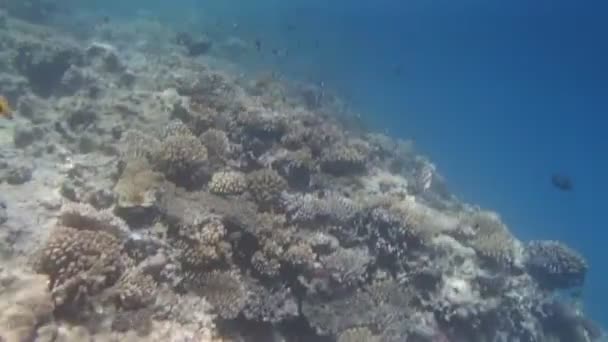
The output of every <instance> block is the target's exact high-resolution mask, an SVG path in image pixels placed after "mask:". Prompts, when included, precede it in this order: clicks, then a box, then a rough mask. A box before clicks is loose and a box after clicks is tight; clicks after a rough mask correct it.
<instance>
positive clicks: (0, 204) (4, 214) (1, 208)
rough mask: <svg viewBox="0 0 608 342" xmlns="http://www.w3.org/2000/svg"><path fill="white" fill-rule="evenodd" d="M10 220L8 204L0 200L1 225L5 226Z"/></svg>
mask: <svg viewBox="0 0 608 342" xmlns="http://www.w3.org/2000/svg"><path fill="white" fill-rule="evenodd" d="M7 220H8V213H7V210H6V202H5V201H4V200H3V199H0V224H4V223H5V222H6V221H7Z"/></svg>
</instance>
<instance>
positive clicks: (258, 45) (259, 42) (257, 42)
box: [255, 39, 262, 51]
mask: <svg viewBox="0 0 608 342" xmlns="http://www.w3.org/2000/svg"><path fill="white" fill-rule="evenodd" d="M255 49H256V50H258V51H262V42H261V41H260V40H259V39H256V40H255Z"/></svg>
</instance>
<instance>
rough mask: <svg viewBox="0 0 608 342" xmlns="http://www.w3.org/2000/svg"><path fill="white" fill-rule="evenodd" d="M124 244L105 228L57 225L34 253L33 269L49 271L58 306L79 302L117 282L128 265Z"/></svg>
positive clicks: (40, 271)
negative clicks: (91, 229) (105, 230)
mask: <svg viewBox="0 0 608 342" xmlns="http://www.w3.org/2000/svg"><path fill="white" fill-rule="evenodd" d="M121 252H122V246H121V243H120V241H119V240H118V239H116V238H115V237H114V236H112V235H110V234H108V233H106V232H102V231H90V230H77V229H73V228H67V227H59V228H56V229H55V230H54V231H53V232H52V233H51V235H50V237H49V240H48V241H47V242H46V244H45V245H44V246H43V247H42V249H41V250H40V251H39V252H38V253H37V254H36V255H35V256H34V260H33V265H34V269H35V270H36V271H37V272H39V273H44V274H47V275H48V276H49V278H50V284H49V286H50V288H51V290H52V293H53V298H54V299H55V303H56V304H57V305H58V306H62V305H64V304H80V303H82V302H83V301H86V300H87V299H88V297H89V296H93V295H95V294H98V293H100V292H101V291H102V290H104V289H105V288H107V287H109V286H111V285H112V284H114V283H115V282H116V281H117V280H118V278H119V277H120V275H121V274H122V272H123V271H124V268H125V263H124V260H123V257H122V255H121Z"/></svg>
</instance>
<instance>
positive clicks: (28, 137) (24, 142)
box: [13, 127, 43, 148]
mask: <svg viewBox="0 0 608 342" xmlns="http://www.w3.org/2000/svg"><path fill="white" fill-rule="evenodd" d="M42 134H43V132H42V129H40V128H38V127H16V128H15V133H14V135H13V143H14V144H15V147H17V148H26V147H28V146H29V145H31V144H32V143H34V142H35V141H36V139H39V138H40V136H41V135H42Z"/></svg>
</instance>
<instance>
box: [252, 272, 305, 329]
mask: <svg viewBox="0 0 608 342" xmlns="http://www.w3.org/2000/svg"><path fill="white" fill-rule="evenodd" d="M248 289H249V295H248V298H247V304H246V305H245V307H244V309H243V314H244V316H245V317H246V318H247V319H250V320H254V321H258V322H268V323H273V324H276V323H280V322H283V321H286V320H289V319H292V318H295V317H298V315H299V312H298V303H297V298H296V297H295V296H294V295H293V293H292V291H291V289H290V288H288V287H285V286H280V287H278V288H276V289H267V288H265V287H263V286H261V285H259V284H257V283H255V282H252V281H250V282H248Z"/></svg>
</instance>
